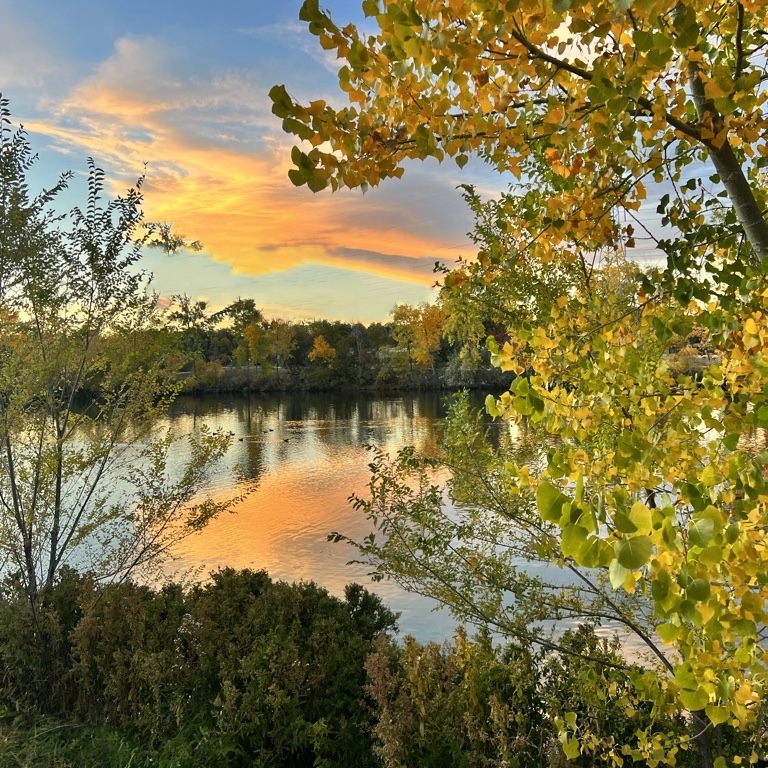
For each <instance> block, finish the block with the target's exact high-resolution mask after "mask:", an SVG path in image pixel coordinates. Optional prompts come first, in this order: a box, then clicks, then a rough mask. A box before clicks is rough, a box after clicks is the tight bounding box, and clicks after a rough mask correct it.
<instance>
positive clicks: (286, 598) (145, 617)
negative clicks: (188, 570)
mask: <svg viewBox="0 0 768 768" xmlns="http://www.w3.org/2000/svg"><path fill="white" fill-rule="evenodd" d="M47 610H48V616H49V619H50V620H49V623H50V624H51V629H50V631H47V633H46V637H47V638H48V639H47V640H46V643H45V644H44V650H42V651H40V652H37V651H35V648H37V647H38V645H39V640H40V637H39V632H38V633H37V634H36V631H35V630H34V629H33V627H34V626H35V624H34V622H33V621H32V620H31V618H30V617H29V616H25V614H24V611H23V603H22V601H21V600H18V599H13V597H10V598H9V599H6V600H4V601H2V603H0V658H1V659H2V661H3V662H4V669H5V670H6V675H5V678H4V679H3V680H2V686H3V688H2V696H3V701H4V703H5V706H6V708H8V707H10V706H11V703H12V702H15V703H16V704H18V703H19V702H20V701H21V700H22V699H23V703H24V705H25V706H31V705H35V706H36V707H37V709H38V711H42V712H44V713H46V714H48V715H53V716H56V717H59V718H62V719H63V720H66V721H76V722H80V723H83V724H86V725H88V726H89V727H90V728H91V729H99V728H112V729H114V731H115V733H119V734H123V736H121V737H119V738H120V739H122V738H125V739H128V741H129V742H131V743H133V742H137V743H141V744H143V745H146V746H147V748H150V749H152V750H153V751H154V754H155V758H154V759H155V763H154V764H155V765H168V766H171V765H173V766H178V767H179V768H181V767H182V766H190V767H191V766H204V765H205V766H207V765H227V766H228V767H229V766H233V767H235V766H241V765H242V766H254V765H257V766H258V765H264V766H267V765H270V766H273V765H274V766H296V767H297V768H298V767H299V766H315V765H349V766H361V767H363V768H364V767H365V766H367V765H374V764H375V762H374V758H373V754H372V750H371V739H370V733H369V731H370V727H371V724H372V714H371V712H370V709H369V707H367V706H366V705H365V703H364V701H363V700H364V697H365V691H364V684H365V671H364V661H365V658H366V657H367V656H368V655H369V653H370V652H371V650H372V649H373V643H374V640H375V639H376V637H378V636H379V635H380V634H381V633H385V632H389V631H392V630H393V629H394V627H395V619H396V617H395V616H394V615H393V614H392V613H391V612H390V611H388V610H387V609H386V608H385V607H384V606H383V605H382V604H381V601H380V600H379V598H377V597H375V596H373V595H371V594H369V593H368V592H366V591H365V590H364V589H362V588H360V587H358V586H354V585H353V586H351V587H348V588H347V592H346V599H345V600H340V599H337V598H335V597H332V596H331V595H329V594H328V592H327V591H326V590H324V589H321V588H319V587H317V586H316V585H314V584H297V585H288V584H285V583H282V582H272V581H271V580H270V578H269V577H268V576H267V575H266V574H265V573H263V572H253V571H241V572H236V571H233V570H223V571H220V572H219V573H217V574H215V575H214V576H213V577H212V580H211V581H210V583H208V584H205V585H201V586H197V587H195V588H194V589H192V590H191V591H188V592H184V591H183V590H182V589H181V588H180V587H179V586H178V585H173V584H171V585H168V586H166V587H164V588H162V589H160V590H156V589H152V588H150V587H147V586H139V585H136V584H132V583H123V584H112V585H106V586H94V585H92V584H91V583H90V582H88V581H87V580H86V579H79V578H77V577H74V576H72V575H68V577H67V578H66V579H63V580H62V581H61V582H60V583H59V584H58V585H57V587H56V588H55V589H54V590H53V592H52V595H51V600H50V606H48V608H47ZM54 643H55V653H53V654H52V656H51V658H52V659H54V660H55V663H51V662H50V660H48V661H46V658H45V654H46V652H47V651H46V650H45V649H48V650H50V649H51V648H53V647H54ZM10 665H14V666H13V670H14V671H13V673H12V674H11V673H9V671H8V670H9V667H10ZM43 673H45V675H47V679H48V681H49V686H48V688H49V692H48V693H50V691H55V694H56V695H44V696H42V695H37V693H36V690H37V689H35V688H34V686H32V685H30V681H35V680H37V679H38V678H39V677H41V676H43ZM116 738H118V737H116ZM118 740H119V739H118ZM121 743H122V742H121Z"/></svg>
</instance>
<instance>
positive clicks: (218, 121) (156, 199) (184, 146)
mask: <svg viewBox="0 0 768 768" xmlns="http://www.w3.org/2000/svg"><path fill="white" fill-rule="evenodd" d="M173 67H174V63H173V57H172V54H171V53H169V52H168V50H167V49H166V48H165V47H164V46H162V45H161V44H160V43H159V42H158V41H155V40H152V39H141V40H138V39H133V38H124V39H122V40H120V41H118V43H117V45H116V49H115V52H114V55H113V56H112V57H111V58H110V59H109V60H107V61H106V62H104V63H103V64H102V65H101V66H100V67H99V68H98V69H97V71H96V72H95V74H94V75H93V76H92V77H90V78H89V79H87V80H85V81H83V82H82V83H81V84H80V85H79V86H78V87H77V88H76V89H75V90H74V91H73V92H72V93H71V94H70V95H69V97H68V98H67V99H66V101H64V102H63V103H62V104H61V105H60V108H59V111H58V113H57V114H56V115H55V116H54V117H53V118H52V119H51V120H48V121H46V122H38V123H35V124H29V125H28V128H29V129H30V130H32V131H36V132H40V133H43V134H46V135H48V136H49V137H51V138H52V139H53V140H54V142H55V143H56V144H58V145H59V146H63V147H64V148H71V147H72V146H75V147H77V148H82V149H84V150H85V151H86V152H87V153H88V154H90V155H92V156H94V157H95V158H96V159H97V162H98V163H100V164H104V165H106V166H107V167H108V170H110V174H108V175H112V176H114V174H115V173H116V174H117V175H118V176H119V177H120V182H121V183H120V185H119V186H125V183H126V182H129V181H130V180H131V179H132V178H135V176H136V175H138V174H139V173H141V170H142V168H143V167H144V163H147V183H146V186H145V190H146V213H147V218H148V219H149V220H154V221H167V222H172V223H173V225H174V226H175V228H176V229H177V230H178V231H179V232H182V233H184V234H185V235H186V236H188V237H190V238H193V239H196V240H200V241H201V242H202V243H203V246H204V250H205V252H206V253H207V254H209V255H210V256H211V257H212V258H213V259H214V260H216V261H219V262H223V263H226V264H228V265H230V266H231V268H232V270H233V271H234V272H236V273H238V274H244V275H250V276H256V275H262V274H266V273H269V272H274V271H280V270H287V269H290V268H292V267H295V266H297V265H299V264H303V263H308V262H312V263H318V264H325V265H329V266H335V267H343V268H345V269H352V270H359V271H362V272H369V273H373V274H377V275H381V276H386V277H390V278H395V279H398V280H404V281H408V282H416V283H421V284H429V283H430V282H433V281H434V277H433V275H432V272H431V267H432V265H433V264H434V262H435V261H436V260H441V261H445V262H452V261H453V260H454V259H455V258H456V257H457V255H459V253H460V252H461V249H462V248H464V246H465V244H466V240H465V238H464V236H463V232H464V231H465V230H466V228H467V227H466V226H459V225H458V224H457V221H456V219H457V217H456V215H455V214H456V212H457V211H462V210H463V208H462V206H461V203H460V202H459V201H458V196H457V194H456V192H455V191H454V190H453V188H452V186H451V185H449V184H446V183H445V182H442V184H440V183H437V184H436V183H435V182H434V181H433V180H430V181H429V183H428V184H427V183H426V182H425V181H424V180H423V179H420V177H419V175H418V174H413V175H414V176H415V177H416V178H415V179H414V180H413V181H411V182H410V183H409V182H408V180H407V179H408V175H407V176H406V180H404V181H403V182H400V184H399V187H398V189H397V190H396V191H391V190H389V189H376V190H373V191H372V192H370V193H368V194H367V195H365V196H362V195H360V194H359V193H357V192H350V191H346V192H342V193H339V194H336V195H331V194H320V195H312V194H311V193H310V192H309V191H308V190H307V189H306V188H302V189H295V188H293V187H292V186H291V184H290V182H289V181H288V178H287V171H288V168H289V166H290V159H289V157H290V145H289V144H288V142H287V139H286V137H285V136H284V135H283V134H282V133H281V132H280V126H279V121H277V120H276V119H274V118H273V117H272V115H271V114H270V113H269V106H268V100H267V98H266V95H265V93H266V90H267V88H266V87H261V85H260V84H259V83H257V82H256V80H255V78H254V76H253V75H252V74H247V73H246V74H243V73H237V72H233V73H225V74H224V75H223V76H218V77H216V78H210V79H208V80H207V81H205V82H201V81H200V80H199V79H194V78H188V79H185V78H184V77H183V76H177V75H174V74H173V73H172V70H173ZM409 175H410V174H409ZM457 249H458V250H457Z"/></svg>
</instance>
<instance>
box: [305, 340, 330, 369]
mask: <svg viewBox="0 0 768 768" xmlns="http://www.w3.org/2000/svg"><path fill="white" fill-rule="evenodd" d="M307 357H308V358H309V360H310V361H312V362H314V361H315V360H320V361H321V362H324V363H326V364H330V363H332V362H333V361H334V360H335V359H336V349H335V347H332V346H331V345H330V344H329V343H328V342H327V341H326V340H325V336H323V335H322V334H320V335H319V336H315V338H314V341H313V342H312V349H311V350H310V351H309V354H308V355H307Z"/></svg>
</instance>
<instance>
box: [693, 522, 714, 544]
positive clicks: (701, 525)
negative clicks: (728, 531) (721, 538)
mask: <svg viewBox="0 0 768 768" xmlns="http://www.w3.org/2000/svg"><path fill="white" fill-rule="evenodd" d="M714 532H715V523H714V521H713V520H712V519H710V518H709V517H702V518H699V519H698V520H694V521H693V522H692V523H691V524H690V525H689V526H688V542H689V543H690V544H691V545H693V546H694V547H701V548H702V549H703V548H704V547H706V546H707V544H709V542H710V540H711V539H712V536H713V534H714Z"/></svg>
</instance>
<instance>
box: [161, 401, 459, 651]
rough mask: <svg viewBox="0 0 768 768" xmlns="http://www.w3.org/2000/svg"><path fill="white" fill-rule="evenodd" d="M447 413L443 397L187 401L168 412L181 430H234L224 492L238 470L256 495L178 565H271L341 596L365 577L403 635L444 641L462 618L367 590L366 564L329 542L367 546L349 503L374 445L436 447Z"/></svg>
mask: <svg viewBox="0 0 768 768" xmlns="http://www.w3.org/2000/svg"><path fill="white" fill-rule="evenodd" d="M444 413H445V410H444V405H443V402H442V395H439V394H433V393H430V394H428V395H422V396H415V397H393V398H383V397H360V396H348V395H344V396H334V395H329V394H302V395H283V396H268V395H263V396H250V397H245V396H241V397H195V398H179V400H178V401H177V402H176V403H175V404H174V406H173V409H172V411H171V413H170V416H169V422H170V424H171V425H172V426H173V427H174V428H175V429H176V430H177V431H178V432H179V433H188V432H191V431H194V430H195V429H196V428H198V427H199V426H200V425H202V424H207V425H208V426H210V427H211V428H214V429H215V428H221V429H223V430H225V431H228V432H232V433H234V437H233V443H232V447H231V449H230V451H229V453H228V455H227V457H226V459H225V461H224V462H222V464H221V465H220V466H219V467H218V468H217V472H216V474H215V477H214V481H213V482H214V485H215V487H216V490H217V492H218V493H221V494H228V493H232V492H236V488H237V486H236V483H235V480H234V475H233V472H232V467H234V466H235V465H238V466H239V467H240V468H241V470H242V471H243V472H244V473H245V475H246V476H247V477H249V478H251V479H252V480H254V481H255V483H256V489H255V491H254V492H253V493H252V494H251V495H250V496H248V497H247V498H246V499H245V501H243V502H242V503H241V504H240V505H238V507H237V509H236V511H235V513H234V514H228V515H224V516H222V517H220V518H218V519H216V520H214V521H213V522H211V523H210V524H209V525H208V527H207V528H206V529H205V530H204V531H203V532H202V533H200V534H199V535H197V536H195V537H193V538H190V539H188V540H187V541H185V542H184V543H183V545H182V546H181V547H180V548H179V550H178V551H177V552H176V554H177V555H178V557H179V560H178V561H177V562H176V564H175V566H176V567H177V568H179V569H180V570H188V569H198V570H199V571H200V573H201V575H205V574H206V573H208V572H210V571H212V570H215V569H216V568H219V567H226V566H231V567H234V568H255V569H262V568H263V569H265V570H267V571H268V572H269V574H270V575H271V576H272V577H273V578H276V579H283V580H286V581H299V580H306V581H309V580H312V581H315V582H316V583H318V584H320V585H322V586H324V587H326V588H327V589H328V590H329V591H330V592H332V593H333V594H336V595H342V594H343V590H344V586H345V585H346V584H348V583H350V582H353V581H357V582H359V583H362V584H366V585H370V586H371V589H372V590H373V591H375V592H377V593H378V594H380V595H381V596H382V597H383V598H384V600H385V602H386V603H387V604H388V605H389V606H390V608H392V609H393V610H395V611H399V612H400V613H401V618H400V628H401V631H402V632H403V633H404V634H406V633H409V634H413V635H414V636H416V637H417V639H419V640H420V641H422V642H425V641H427V640H439V641H442V640H445V639H446V638H449V637H450V636H451V635H452V632H453V628H454V625H455V621H454V620H453V618H452V617H451V616H450V614H449V613H448V612H447V611H445V610H439V611H437V612H434V611H433V609H435V608H436V607H437V604H436V603H435V602H434V601H432V600H429V599H427V598H423V597H419V596H416V595H412V594H409V593H406V592H404V591H403V590H401V589H400V588H399V587H398V586H397V585H395V584H393V583H391V582H383V583H378V584H373V585H371V581H370V579H369V578H368V576H367V571H366V569H365V568H364V567H363V566H356V565H347V562H348V561H349V560H350V559H352V558H353V557H354V556H355V550H354V549H352V548H351V547H350V546H349V545H345V544H333V543H330V542H328V541H327V535H328V534H329V533H330V532H331V531H340V532H342V533H344V534H346V535H347V536H349V537H351V538H354V539H361V538H362V537H363V536H365V535H366V534H367V533H369V531H370V527H369V525H368V523H367V521H366V519H365V518H364V516H363V515H362V514H361V513H359V512H355V511H354V510H353V509H352V507H351V506H350V504H349V503H348V501H347V500H348V498H349V496H350V494H352V493H360V494H363V493H365V490H366V485H367V483H368V481H369V479H370V473H369V470H368V463H369V461H370V460H371V456H370V452H369V451H368V450H367V449H366V446H367V445H370V444H376V445H377V446H380V447H382V448H384V449H385V450H387V451H389V452H395V451H397V450H398V449H399V448H401V447H403V446H405V445H415V446H416V447H417V449H419V450H424V451H430V450H434V449H435V447H436V445H437V436H438V429H439V423H440V420H441V418H442V417H443V416H444Z"/></svg>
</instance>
